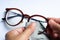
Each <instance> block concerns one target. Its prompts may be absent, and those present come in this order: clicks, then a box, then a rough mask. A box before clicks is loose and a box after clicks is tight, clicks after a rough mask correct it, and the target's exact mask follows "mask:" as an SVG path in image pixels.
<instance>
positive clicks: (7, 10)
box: [5, 8, 23, 26]
mask: <svg viewBox="0 0 60 40" xmlns="http://www.w3.org/2000/svg"><path fill="white" fill-rule="evenodd" d="M10 10H17V11H19V12H20V13H21V14H22V19H21V20H20V21H19V22H18V23H17V24H14V25H11V24H9V23H8V22H7V19H6V15H7V13H8V12H9V11H10ZM5 20H6V23H7V24H8V25H10V26H17V25H19V24H20V23H21V22H22V20H23V12H22V11H21V10H20V9H17V8H6V12H5Z"/></svg>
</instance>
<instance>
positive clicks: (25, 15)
mask: <svg viewBox="0 0 60 40" xmlns="http://www.w3.org/2000/svg"><path fill="white" fill-rule="evenodd" d="M24 17H25V18H28V20H27V21H28V22H29V19H30V16H29V15H28V14H24Z"/></svg>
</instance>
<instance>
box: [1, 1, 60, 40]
mask: <svg viewBox="0 0 60 40" xmlns="http://www.w3.org/2000/svg"><path fill="white" fill-rule="evenodd" d="M5 8H18V9H21V10H22V11H23V12H24V14H28V15H33V14H39V15H43V16H45V17H60V0H0V20H1V18H2V17H4V16H3V15H4V11H5ZM5 31H6V29H5V26H4V24H3V23H2V22H0V40H3V39H2V37H3V35H4V32H5Z"/></svg>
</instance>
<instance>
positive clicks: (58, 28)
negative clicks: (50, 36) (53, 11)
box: [49, 20, 60, 31]
mask: <svg viewBox="0 0 60 40" xmlns="http://www.w3.org/2000/svg"><path fill="white" fill-rule="evenodd" d="M49 25H50V26H51V28H52V29H54V30H56V31H60V25H59V24H58V23H56V22H55V21H54V20H50V21H49Z"/></svg>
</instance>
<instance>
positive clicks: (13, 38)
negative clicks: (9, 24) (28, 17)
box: [5, 23, 36, 40]
mask: <svg viewBox="0 0 60 40" xmlns="http://www.w3.org/2000/svg"><path fill="white" fill-rule="evenodd" d="M35 25H36V24H35V23H31V24H30V25H29V26H28V27H27V28H26V29H24V28H19V29H15V30H12V31H10V32H8V33H7V34H6V37H5V39H6V40H28V39H29V37H30V36H31V34H32V33H33V32H34V30H35Z"/></svg>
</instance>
